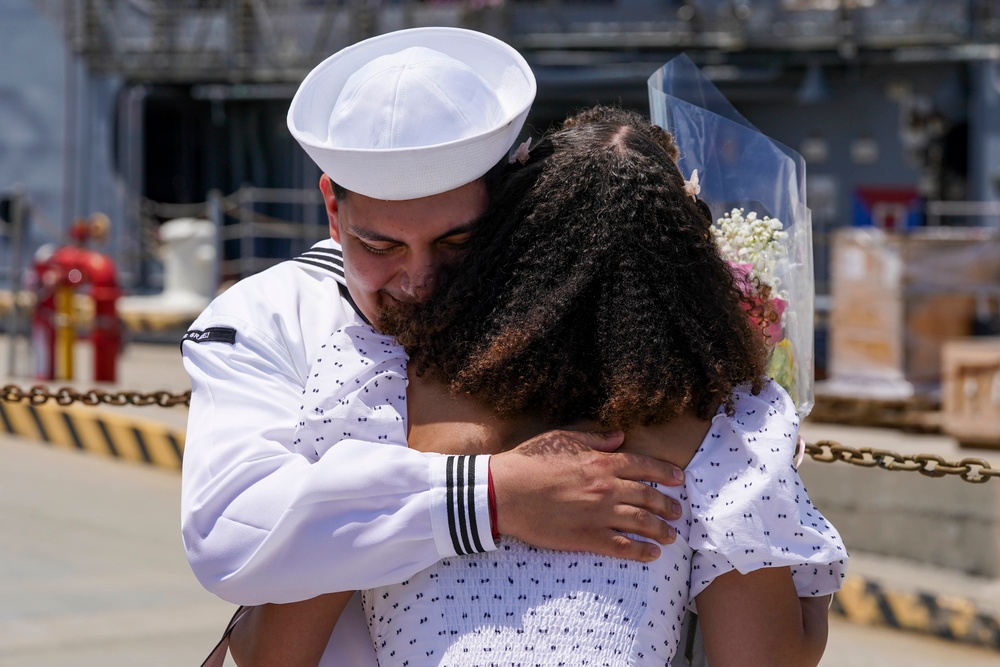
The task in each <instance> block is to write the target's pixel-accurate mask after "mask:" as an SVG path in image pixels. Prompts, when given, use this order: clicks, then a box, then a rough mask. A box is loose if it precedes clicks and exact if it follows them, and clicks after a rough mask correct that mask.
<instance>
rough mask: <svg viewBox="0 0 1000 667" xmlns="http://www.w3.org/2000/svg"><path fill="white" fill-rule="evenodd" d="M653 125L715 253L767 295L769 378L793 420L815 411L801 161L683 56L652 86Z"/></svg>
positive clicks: (808, 236)
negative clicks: (694, 191)
mask: <svg viewBox="0 0 1000 667" xmlns="http://www.w3.org/2000/svg"><path fill="white" fill-rule="evenodd" d="M648 83H649V108H650V117H651V118H652V120H653V122H654V123H656V124H657V125H659V126H660V127H662V128H664V129H666V130H668V131H669V132H670V133H672V134H673V135H674V140H675V141H676V143H677V146H678V148H679V149H680V158H679V161H678V163H679V166H680V169H681V173H682V174H683V175H684V177H685V178H687V179H691V177H692V174H693V173H694V172H695V170H697V176H696V178H695V179H691V180H693V183H692V184H691V186H690V187H692V188H699V189H700V194H699V197H700V198H701V199H702V200H703V201H704V202H705V203H706V204H708V207H709V208H710V209H711V211H712V216H713V218H715V220H716V221H717V222H716V225H715V228H714V230H713V231H714V233H715V235H716V239H717V240H718V241H719V243H720V247H721V248H722V249H723V251H724V252H725V253H726V254H727V256H728V257H729V259H730V261H731V263H732V264H733V266H734V270H736V271H737V272H738V273H739V275H740V276H741V277H749V278H757V279H758V280H759V281H760V282H761V283H763V284H765V285H766V286H767V287H769V288H770V295H769V297H768V298H769V299H770V303H769V304H768V305H769V306H771V308H770V312H771V314H772V315H771V316H772V317H773V318H775V319H776V321H772V322H761V326H762V328H763V329H764V331H765V333H766V335H767V339H768V345H769V347H770V359H769V363H768V374H769V375H770V376H771V377H773V378H774V379H775V380H776V381H778V383H779V384H781V385H782V386H783V387H784V388H785V389H786V390H787V391H788V393H789V395H791V397H792V399H793V400H794V401H795V405H796V407H797V408H798V411H799V414H800V415H802V416H805V415H807V414H808V413H809V412H810V410H812V407H813V400H814V399H813V368H814V365H813V361H814V360H813V313H814V311H813V307H814V305H813V302H814V294H815V282H814V278H813V254H812V218H811V213H810V211H809V209H808V208H807V207H806V197H805V179H806V174H805V161H804V160H803V159H802V156H800V155H799V154H798V153H796V152H795V151H793V150H792V149H790V148H788V147H787V146H785V145H783V144H781V143H779V142H777V141H775V140H773V139H771V138H770V137H768V136H766V135H764V134H763V133H762V132H760V131H759V130H758V129H757V128H756V127H754V126H753V125H752V124H751V123H750V122H749V121H748V120H747V119H745V118H744V117H743V116H742V115H740V113H739V112H738V111H736V109H735V108H734V107H733V105H732V104H730V103H729V101H728V100H727V99H726V98H725V97H724V96H723V95H722V93H721V92H719V90H718V89H717V88H716V87H715V85H714V84H712V82H711V81H709V80H708V78H707V77H706V76H705V75H704V74H702V72H701V71H700V70H699V69H698V67H697V66H696V65H695V64H694V63H693V62H691V60H690V59H689V58H688V57H687V56H685V55H680V56H677V57H675V58H673V59H672V60H670V61H669V62H668V63H667V64H666V65H664V66H663V67H661V68H660V69H659V70H657V71H656V72H654V73H653V75H652V76H651V77H650V78H649V82H648Z"/></svg>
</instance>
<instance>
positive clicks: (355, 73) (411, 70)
mask: <svg viewBox="0 0 1000 667" xmlns="http://www.w3.org/2000/svg"><path fill="white" fill-rule="evenodd" d="M534 99H535V77H534V75H533V74H532V73H531V68H530V67H528V63H527V62H525V60H524V58H523V57H521V54H519V53H518V52H517V51H516V50H514V49H513V48H512V47H511V46H509V45H507V44H505V43H504V42H502V41H500V40H498V39H496V38H494V37H491V36H489V35H485V34H483V33H479V32H475V31H473V30H464V29H461V28H440V27H436V28H413V29H409V30H399V31H397V32H391V33H387V34H384V35H379V36H377V37H372V38H370V39H366V40H365V41H363V42H359V43H357V44H354V45H353V46H349V47H347V48H345V49H342V50H340V51H338V52H337V53H335V54H333V55H332V56H330V57H329V58H327V59H326V60H324V61H323V62H321V63H320V64H319V65H317V66H316V67H315V69H313V70H312V71H311V72H310V73H309V74H308V75H307V76H306V78H305V80H303V82H302V84H301V85H300V86H299V89H298V91H297V92H296V93H295V97H294V98H293V99H292V104H291V106H290V107H289V109H288V129H289V130H290V131H291V133H292V136H293V137H295V139H296V140H297V141H298V142H299V143H300V144H301V145H302V148H304V149H305V151H306V153H308V154H309V156H310V157H311V158H312V159H313V160H314V161H315V162H316V164H317V165H319V168H320V169H322V170H323V172H324V173H325V174H327V175H328V176H329V177H330V178H331V179H333V181H334V182H335V183H337V184H339V185H341V186H342V187H344V188H345V189H347V190H349V191H351V192H357V193H359V194H362V195H366V196H368V197H373V198H376V199H389V200H402V199H417V198H419V197H427V196H430V195H435V194H439V193H442V192H447V191H448V190H453V189H455V188H457V187H459V186H462V185H465V184H466V183H470V182H472V181H474V180H476V179H477V178H479V177H480V176H482V175H483V174H485V173H486V172H487V171H489V169H490V168H491V167H492V166H493V165H495V164H496V163H497V162H498V161H499V160H500V159H501V158H503V157H504V156H505V155H507V153H508V151H509V150H510V147H511V146H512V145H513V144H514V142H515V141H516V140H517V136H518V134H519V133H520V131H521V128H522V127H523V125H524V121H525V118H527V115H528V110H529V109H530V108H531V103H532V102H533V101H534Z"/></svg>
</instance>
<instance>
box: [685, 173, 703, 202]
mask: <svg viewBox="0 0 1000 667" xmlns="http://www.w3.org/2000/svg"><path fill="white" fill-rule="evenodd" d="M684 192H685V193H686V194H687V196H689V197H691V199H697V198H698V195H699V194H700V193H701V185H700V184H699V181H698V170H697V169H695V170H694V171H692V172H691V178H689V179H688V180H686V181H684Z"/></svg>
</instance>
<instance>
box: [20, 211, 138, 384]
mask: <svg viewBox="0 0 1000 667" xmlns="http://www.w3.org/2000/svg"><path fill="white" fill-rule="evenodd" d="M106 233H107V218H106V217H105V216H103V215H100V214H95V215H94V216H91V218H90V219H89V220H77V221H76V222H74V223H73V226H72V227H71V229H70V237H71V238H72V240H73V245H68V246H63V247H61V248H58V249H56V250H55V251H54V252H52V253H51V254H49V255H47V256H41V257H37V258H36V260H35V266H34V270H35V279H36V284H37V302H36V306H35V313H34V317H33V319H32V343H33V347H34V353H35V359H36V363H35V374H36V376H37V377H38V378H39V379H42V380H55V379H57V378H58V379H66V380H71V379H73V346H74V344H75V342H76V326H75V322H74V309H73V296H74V294H75V293H76V292H78V291H80V290H81V289H87V290H88V291H89V295H90V298H91V299H92V301H93V308H94V316H93V321H92V325H91V328H90V340H91V343H92V344H93V346H94V376H93V380H94V381H95V382H114V381H115V379H116V368H117V361H118V354H119V352H120V351H121V341H122V337H121V327H120V326H119V322H118V314H117V308H116V303H117V301H118V297H119V296H120V290H119V288H118V280H117V270H116V268H115V264H114V262H113V261H112V260H111V258H110V257H108V256H107V255H105V254H103V253H100V252H97V251H96V250H91V249H90V248H87V247H86V246H85V244H86V242H87V241H89V240H90V239H100V238H103V236H104V235H105V234H106Z"/></svg>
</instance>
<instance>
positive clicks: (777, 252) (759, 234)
mask: <svg viewBox="0 0 1000 667" xmlns="http://www.w3.org/2000/svg"><path fill="white" fill-rule="evenodd" d="M783 228H784V225H783V224H782V223H781V221H780V220H778V219H777V218H771V217H768V216H766V215H765V216H764V217H763V218H758V217H757V212H756V211H751V212H749V213H746V211H745V210H744V209H742V208H734V209H733V210H731V211H730V212H729V213H726V214H724V215H723V216H722V217H721V218H720V219H719V220H718V221H717V222H716V225H715V226H713V227H712V233H713V234H714V235H715V240H716V242H717V243H718V244H719V248H720V249H721V250H722V252H723V253H724V254H725V256H726V257H727V258H728V259H729V261H731V262H733V263H735V264H749V265H751V268H750V273H751V275H752V276H754V277H755V278H757V279H759V280H760V281H761V282H764V283H766V284H768V285H770V286H771V288H772V289H774V290H775V292H776V293H779V292H778V289H779V287H780V280H779V278H778V275H777V273H778V265H779V263H781V262H783V261H784V260H786V259H787V257H788V248H787V239H788V232H785V231H783ZM779 294H780V293H779Z"/></svg>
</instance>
